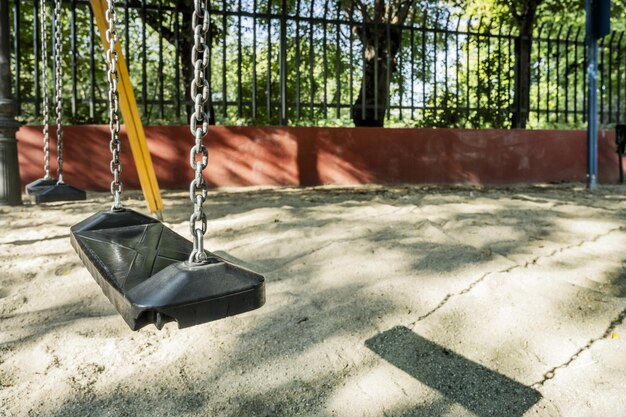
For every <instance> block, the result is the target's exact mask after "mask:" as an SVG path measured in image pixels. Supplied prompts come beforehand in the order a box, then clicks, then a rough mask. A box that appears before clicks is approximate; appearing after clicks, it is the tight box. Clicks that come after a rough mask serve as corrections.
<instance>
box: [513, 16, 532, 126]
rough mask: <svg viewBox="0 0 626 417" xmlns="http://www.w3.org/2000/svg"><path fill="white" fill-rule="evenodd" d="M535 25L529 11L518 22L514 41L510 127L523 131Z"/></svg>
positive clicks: (527, 102) (528, 95) (528, 98)
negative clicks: (513, 87) (513, 75)
mask: <svg viewBox="0 0 626 417" xmlns="http://www.w3.org/2000/svg"><path fill="white" fill-rule="evenodd" d="M534 23H535V9H530V10H529V11H528V13H527V14H525V15H524V16H523V17H522V18H521V19H520V21H519V36H518V37H517V38H516V39H515V89H514V96H513V115H512V118H511V125H512V127H514V128H520V129H525V128H526V123H527V122H528V113H529V109H530V52H531V48H532V33H533V26H534Z"/></svg>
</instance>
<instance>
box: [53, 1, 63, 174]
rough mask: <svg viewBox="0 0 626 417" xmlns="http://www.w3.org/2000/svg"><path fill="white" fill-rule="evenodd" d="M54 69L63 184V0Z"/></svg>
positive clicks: (58, 6) (57, 9) (58, 16)
mask: <svg viewBox="0 0 626 417" xmlns="http://www.w3.org/2000/svg"><path fill="white" fill-rule="evenodd" d="M53 20H54V51H53V54H54V69H55V78H54V82H55V86H54V88H55V94H56V112H57V117H56V123H57V164H58V167H57V181H58V183H59V184H63V125H62V120H63V91H62V90H63V62H62V61H63V56H62V53H63V51H62V46H63V39H62V33H61V32H62V31H63V22H62V21H61V0H55V3H54V19H53Z"/></svg>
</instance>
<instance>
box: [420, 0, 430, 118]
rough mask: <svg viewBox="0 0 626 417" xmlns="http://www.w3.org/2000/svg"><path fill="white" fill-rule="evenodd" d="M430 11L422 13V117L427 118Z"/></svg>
mask: <svg viewBox="0 0 626 417" xmlns="http://www.w3.org/2000/svg"><path fill="white" fill-rule="evenodd" d="M427 13H428V12H427V11H426V10H424V14H423V15H422V27H421V28H420V29H421V32H422V60H421V61H422V118H423V119H424V120H425V119H426V117H427V115H428V112H427V110H426V109H427V106H428V103H426V79H427V76H426V56H427V55H426V21H427V19H428V14H427Z"/></svg>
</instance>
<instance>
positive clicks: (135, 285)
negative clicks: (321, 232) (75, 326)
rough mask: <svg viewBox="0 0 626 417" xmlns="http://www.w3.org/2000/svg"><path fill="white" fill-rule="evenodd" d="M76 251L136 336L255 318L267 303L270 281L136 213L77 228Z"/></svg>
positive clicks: (103, 215)
mask: <svg viewBox="0 0 626 417" xmlns="http://www.w3.org/2000/svg"><path fill="white" fill-rule="evenodd" d="M70 231H71V242H72V246H73V247H74V249H75V250H76V252H77V253H78V255H79V256H80V258H81V260H82V261H83V263H84V264H85V265H86V267H87V269H88V270H89V272H90V273H91V275H92V276H93V277H94V279H95V280H96V281H97V282H98V284H99V285H100V287H101V288H102V290H103V292H104V294H105V295H106V296H107V297H108V299H109V300H110V301H111V303H113V305H114V306H115V308H116V309H117V311H118V312H119V314H120V315H121V316H122V318H123V319H124V320H125V321H126V323H127V324H128V325H129V326H130V328H131V329H132V330H138V329H140V328H142V327H144V326H146V325H148V324H150V323H154V324H155V326H156V327H157V328H158V329H161V328H162V327H163V325H164V324H165V323H167V322H169V321H176V322H178V327H179V328H184V327H189V326H194V325H196V324H201V323H206V322H208V321H213V320H218V319H221V318H224V317H228V316H233V315H236V314H239V313H243V312H246V311H250V310H254V309H256V308H259V307H261V306H262V305H263V304H264V303H265V280H264V278H263V276H261V275H259V274H257V273H255V272H252V271H250V270H248V269H245V268H242V267H240V266H236V265H234V264H232V263H230V262H228V261H226V260H224V259H222V258H220V257H219V256H217V255H215V254H212V253H210V252H207V254H208V255H209V261H208V262H207V263H206V264H203V265H199V266H197V265H193V264H190V263H188V262H187V259H188V258H189V254H190V253H191V251H192V248H193V245H192V244H191V242H189V241H188V240H187V239H185V238H183V237H182V236H180V235H179V234H177V233H175V232H174V231H172V230H171V229H169V228H167V227H166V226H164V225H163V224H162V223H161V222H159V221H158V220H156V219H153V218H151V217H148V216H144V215H143V214H140V213H137V212H135V211H133V210H127V209H124V210H119V211H101V212H98V213H96V214H94V215H93V216H91V217H89V218H87V219H85V220H83V221H82V222H80V223H78V224H76V225H74V226H72V228H71V229H70Z"/></svg>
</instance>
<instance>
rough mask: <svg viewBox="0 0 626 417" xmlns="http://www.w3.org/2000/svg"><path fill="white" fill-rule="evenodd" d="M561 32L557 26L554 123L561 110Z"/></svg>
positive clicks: (560, 27) (560, 28) (561, 27)
mask: <svg viewBox="0 0 626 417" xmlns="http://www.w3.org/2000/svg"><path fill="white" fill-rule="evenodd" d="M562 30H563V26H559V31H558V32H557V35H556V59H555V60H556V71H555V72H556V88H555V90H556V106H555V112H556V123H557V124H558V123H559V113H561V109H560V106H559V96H560V91H561V82H560V76H561V72H560V71H559V69H560V66H559V63H560V55H561V54H560V49H561V32H562Z"/></svg>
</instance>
